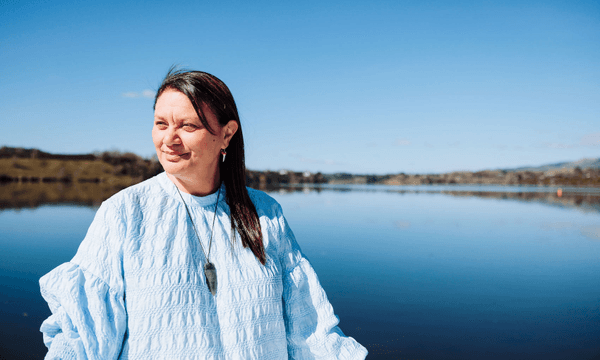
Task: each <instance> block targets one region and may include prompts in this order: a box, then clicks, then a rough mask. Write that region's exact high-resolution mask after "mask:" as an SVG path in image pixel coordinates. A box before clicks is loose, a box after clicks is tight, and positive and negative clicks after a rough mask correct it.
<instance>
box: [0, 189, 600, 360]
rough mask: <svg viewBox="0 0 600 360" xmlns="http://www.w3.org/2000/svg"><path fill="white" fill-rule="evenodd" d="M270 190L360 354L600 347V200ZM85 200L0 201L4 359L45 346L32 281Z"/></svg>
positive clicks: (590, 350)
mask: <svg viewBox="0 0 600 360" xmlns="http://www.w3.org/2000/svg"><path fill="white" fill-rule="evenodd" d="M369 189H372V188H369ZM363 190H365V189H363ZM271 195H272V196H274V197H275V198H276V199H277V200H278V201H279V202H280V203H281V205H282V206H283V209H284V213H285V215H286V217H287V218H288V221H289V223H290V225H291V227H292V229H293V230H294V232H295V234H296V238H297V239H298V241H299V243H300V245H301V246H302V248H303V251H304V252H305V253H306V255H307V256H308V257H309V259H310V260H311V262H312V264H313V266H314V267H315V269H316V271H317V273H318V274H319V278H320V280H321V283H322V284H323V286H324V287H325V290H326V291H327V294H328V296H329V298H330V300H331V302H332V303H333V305H334V308H335V310H336V313H337V314H338V315H339V317H340V320H341V321H340V327H341V328H342V330H343V331H344V332H345V333H346V334H348V335H350V336H353V337H354V338H356V339H357V340H358V341H359V342H361V343H362V344H363V345H365V346H366V347H367V348H368V349H369V351H370V355H369V358H370V359H509V358H510V359H600V213H599V212H597V211H594V210H589V209H588V210H585V209H577V208H573V207H564V206H548V205H545V204H543V203H539V202H522V201H515V200H502V199H493V198H477V197H468V196H466V197H465V196H463V197H455V196H450V195H446V194H442V193H423V192H418V193H414V192H407V193H393V192H392V193H391V192H386V191H360V190H359V191H345V192H341V191H332V190H324V191H320V192H316V191H306V192H295V193H285V192H281V193H279V192H274V193H271ZM94 212H95V209H93V208H85V207H76V206H44V207H40V208H37V209H35V210H20V211H16V210H4V211H2V212H0V351H1V352H0V358H4V357H5V358H7V359H12V358H14V359H19V358H23V359H25V358H27V359H29V358H31V359H35V358H42V357H43V354H44V353H45V347H44V345H43V343H42V339H41V334H40V333H39V332H38V328H39V325H40V324H41V322H42V321H43V319H44V318H45V317H47V316H48V315H49V310H48V308H47V306H46V304H45V302H44V301H43V299H42V298H41V296H40V295H39V289H38V284H37V281H38V279H39V277H40V276H41V275H43V274H45V273H46V272H48V271H49V270H51V269H52V268H54V267H56V266H57V265H58V264H60V263H62V262H64V261H68V260H69V259H70V258H71V257H72V256H73V255H74V253H75V251H76V249H77V246H78V244H79V242H80V241H81V239H82V238H83V236H84V235H85V232H86V230H87V227H88V226H89V224H90V222H91V221H92V218H93V215H94Z"/></svg>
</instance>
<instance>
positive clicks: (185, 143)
mask: <svg viewBox="0 0 600 360" xmlns="http://www.w3.org/2000/svg"><path fill="white" fill-rule="evenodd" d="M152 139H153V141H154V145H155V147H156V152H157V155H158V158H159V161H160V163H161V164H162V165H163V168H164V169H165V172H164V173H162V174H159V175H158V176H156V177H154V178H152V179H149V180H147V181H144V182H142V183H140V184H138V185H135V186H132V187H130V188H128V189H125V190H123V191H121V192H120V193H118V194H116V195H115V196H113V197H111V198H110V199H108V200H107V201H105V202H104V203H103V204H102V206H101V207H100V209H99V210H98V212H97V214H96V216H95V218H94V221H93V222H92V225H91V226H90V229H89V231H88V233H87V235H86V237H85V239H84V240H83V242H82V244H81V246H80V247H79V250H78V251H77V254H76V255H75V257H74V258H73V259H72V260H71V261H70V262H68V263H65V264H63V265H60V266H59V267H58V268H56V269H54V270H53V271H52V272H50V273H49V274H47V275H45V276H44V277H43V278H42V279H41V280H40V285H41V288H42V295H43V296H44V298H45V299H46V300H47V301H48V303H49V305H50V308H51V310H52V316H50V317H49V318H48V319H47V320H46V321H44V323H43V324H42V328H41V330H42V332H43V333H44V342H45V343H46V345H47V346H48V348H49V352H48V355H47V356H46V358H48V359H57V358H60V359H90V358H98V359H105V358H111V359H114V358H121V359H125V358H127V359H154V358H161V359H287V358H295V359H363V358H364V357H365V356H366V354H367V351H366V349H365V348H364V347H362V346H361V345H360V344H358V343H357V342H356V341H355V340H354V339H352V338H350V337H346V336H345V335H344V334H343V332H342V331H341V330H340V329H339V328H338V327H337V324H338V318H337V317H336V316H335V315H334V313H333V308H332V307H331V304H330V303H329V301H328V300H327V296H326V294H325V292H324V290H323V288H322V287H321V285H320V283H319V280H318V278H317V276H316V274H315V272H314V270H313V268H312V266H311V264H310V263H309V262H308V260H307V259H306V257H305V256H304V254H303V253H302V252H301V250H300V247H299V246H298V244H297V242H296V240H295V237H294V235H293V233H292V231H291V230H290V228H289V226H288V224H287V221H286V220H285V218H284V216H283V213H282V210H281V206H280V205H279V204H278V203H277V202H276V201H275V200H274V199H272V198H271V197H269V196H268V195H267V194H265V193H263V192H261V191H257V190H253V189H249V188H246V186H245V165H244V145H243V137H242V129H241V125H240V120H239V116H238V112H237V108H236V105H235V102H234V100H233V97H232V95H231V93H230V92H229V89H228V88H227V86H225V84H224V83H223V82H221V81H220V80H219V79H217V78H216V77H214V76H212V75H210V74H207V73H204V72H199V71H190V72H183V71H170V72H169V73H168V75H167V77H166V78H165V80H164V81H163V83H162V85H161V86H160V88H159V90H158V92H157V95H156V100H155V117H154V127H153V130H152ZM225 154H227V156H225ZM238 239H239V241H238Z"/></svg>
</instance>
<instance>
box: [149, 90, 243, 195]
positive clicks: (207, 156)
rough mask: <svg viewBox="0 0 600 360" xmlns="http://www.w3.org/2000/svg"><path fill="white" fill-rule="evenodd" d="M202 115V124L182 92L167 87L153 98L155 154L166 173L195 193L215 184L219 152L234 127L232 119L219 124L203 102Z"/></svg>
mask: <svg viewBox="0 0 600 360" xmlns="http://www.w3.org/2000/svg"><path fill="white" fill-rule="evenodd" d="M202 114H203V115H204V118H205V119H206V120H205V122H206V123H207V124H206V125H204V124H203V123H202V121H200V118H199V117H198V115H197V113H196V110H195V109H194V107H193V106H192V103H191V101H190V100H189V99H188V98H187V97H186V96H185V95H184V94H182V93H181V92H179V91H176V90H172V89H167V90H165V91H164V92H163V93H162V94H161V95H160V97H159V98H158V99H157V100H156V105H155V107H154V127H153V129H152V140H153V141H154V146H155V147H156V154H157V156H158V159H159V161H160V163H161V164H162V165H163V168H164V169H165V171H166V172H167V176H168V177H169V178H170V179H171V181H173V182H174V183H175V184H177V185H178V186H179V187H183V188H185V191H186V192H188V193H190V194H193V195H198V196H204V195H208V194H210V193H212V192H214V191H215V189H216V188H217V187H218V183H217V181H218V179H219V178H220V176H219V154H220V153H221V152H222V151H223V152H225V149H227V147H228V146H229V142H230V141H231V138H232V137H233V135H234V134H235V133H236V131H237V129H238V123H237V122H236V121H235V120H229V122H227V124H226V125H225V126H221V125H220V124H219V121H218V120H217V118H216V117H215V115H213V113H212V111H211V110H210V109H209V108H208V106H207V105H205V104H203V105H202Z"/></svg>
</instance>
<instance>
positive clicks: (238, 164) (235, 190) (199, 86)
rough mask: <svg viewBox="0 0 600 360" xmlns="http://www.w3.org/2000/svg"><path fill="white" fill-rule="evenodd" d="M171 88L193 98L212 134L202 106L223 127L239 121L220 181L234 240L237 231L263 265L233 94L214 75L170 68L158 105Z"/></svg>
mask: <svg viewBox="0 0 600 360" xmlns="http://www.w3.org/2000/svg"><path fill="white" fill-rule="evenodd" d="M168 89H172V90H176V91H179V92H181V93H183V94H184V95H185V96H187V97H188V99H190V102H191V103H192V105H193V106H194V109H195V110H196V114H198V118H199V119H200V121H201V122H202V125H204V127H205V128H206V129H207V130H208V131H209V132H210V133H212V134H215V129H212V128H211V127H210V124H209V123H208V121H207V120H206V116H205V115H204V112H203V111H202V105H203V104H204V105H206V106H208V108H209V109H210V111H212V113H213V114H214V115H215V117H216V118H217V120H218V121H219V124H220V125H221V126H224V125H226V124H227V123H228V122H229V121H230V120H235V121H236V122H237V124H238V129H237V131H236V132H235V134H234V135H233V137H232V138H231V140H230V142H229V146H228V148H227V156H226V157H225V161H224V162H220V165H219V166H220V169H219V170H220V173H221V181H223V183H224V184H225V189H226V191H225V192H226V198H225V199H226V201H227V204H228V205H229V208H230V210H231V215H230V216H231V236H232V238H234V236H235V233H236V230H237V232H238V233H239V234H240V238H241V241H242V245H243V246H244V247H249V248H250V250H251V251H252V253H253V254H254V256H256V258H257V259H258V260H259V261H260V262H261V264H263V265H264V264H265V262H266V255H265V249H264V245H263V239H262V232H261V228H260V222H259V219H258V213H257V212H256V208H255V207H254V204H253V203H252V201H251V200H250V196H249V195H248V190H247V189H246V165H245V164H244V137H243V136H242V124H241V123H240V117H239V114H238V111H237V106H236V105H235V101H234V100H233V95H231V92H230V91H229V88H228V87H227V85H225V83H223V82H222V81H221V80H219V79H218V78H217V77H216V76H214V75H211V74H208V73H205V72H202V71H186V70H178V69H176V68H173V67H172V68H171V69H169V72H168V73H167V76H165V79H164V80H163V81H162V84H161V85H160V87H159V89H158V91H157V92H156V97H155V98H154V105H155V106H156V100H158V98H159V96H160V95H161V94H162V93H163V92H164V91H165V90H168Z"/></svg>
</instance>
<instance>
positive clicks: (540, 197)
mask: <svg viewBox="0 0 600 360" xmlns="http://www.w3.org/2000/svg"><path fill="white" fill-rule="evenodd" d="M517 189H518V188H517ZM261 190H266V191H278V192H284V193H293V192H305V193H306V192H311V191H317V192H321V191H338V192H349V191H366V192H368V191H373V192H387V193H393V194H401V195H402V194H419V193H421V194H444V195H450V196H458V197H469V196H475V197H480V198H487V199H499V200H514V201H525V202H538V203H541V204H544V205H551V206H564V207H573V208H580V209H582V210H585V211H594V212H600V192H594V193H586V192H584V191H578V192H568V191H564V192H563V193H562V196H558V195H557V193H555V192H552V191H548V192H536V191H522V192H520V191H506V192H504V191H494V190H492V191H485V190H481V191H464V190H456V191H455V190H438V189H436V188H435V187H432V188H431V189H428V188H427V186H421V187H418V188H412V189H403V188H400V187H399V188H396V189H394V187H392V186H388V187H377V186H372V187H371V186H360V187H353V186H352V185H340V186H335V185H334V186H328V185H325V186H294V185H291V186H286V187H280V188H274V187H271V188H265V189H261Z"/></svg>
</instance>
